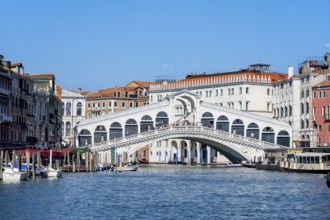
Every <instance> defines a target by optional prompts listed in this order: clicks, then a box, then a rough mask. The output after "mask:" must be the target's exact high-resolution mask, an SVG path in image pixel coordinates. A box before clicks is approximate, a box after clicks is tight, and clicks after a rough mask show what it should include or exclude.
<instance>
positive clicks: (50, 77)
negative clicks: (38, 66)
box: [30, 73, 54, 79]
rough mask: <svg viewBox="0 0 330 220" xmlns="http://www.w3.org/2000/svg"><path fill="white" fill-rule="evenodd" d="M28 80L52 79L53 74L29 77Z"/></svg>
mask: <svg viewBox="0 0 330 220" xmlns="http://www.w3.org/2000/svg"><path fill="white" fill-rule="evenodd" d="M30 78H32V79H53V78H54V74H52V73H48V74H38V75H30Z"/></svg>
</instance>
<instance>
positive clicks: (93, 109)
mask: <svg viewBox="0 0 330 220" xmlns="http://www.w3.org/2000/svg"><path fill="white" fill-rule="evenodd" d="M149 86H150V83H149V82H139V81H132V82H131V83H129V84H128V85H126V86H125V87H115V88H109V89H103V90H99V91H97V92H95V93H91V94H88V95H87V96H86V117H87V118H93V117H98V116H101V115H107V114H110V113H114V112H118V111H122V110H125V109H130V108H135V107H138V106H143V105H147V104H148V101H149V98H148V90H149Z"/></svg>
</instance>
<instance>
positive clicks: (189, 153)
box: [187, 141, 191, 164]
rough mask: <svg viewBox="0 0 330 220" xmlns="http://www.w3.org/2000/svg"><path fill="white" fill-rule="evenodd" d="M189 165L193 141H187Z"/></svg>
mask: <svg viewBox="0 0 330 220" xmlns="http://www.w3.org/2000/svg"><path fill="white" fill-rule="evenodd" d="M187 142H188V143H187V164H190V163H191V159H190V158H191V141H187Z"/></svg>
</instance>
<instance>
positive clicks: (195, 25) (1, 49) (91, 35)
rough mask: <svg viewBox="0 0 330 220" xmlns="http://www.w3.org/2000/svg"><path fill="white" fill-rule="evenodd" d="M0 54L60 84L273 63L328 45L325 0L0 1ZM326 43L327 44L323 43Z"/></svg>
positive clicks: (87, 86)
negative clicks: (54, 79) (53, 75)
mask: <svg viewBox="0 0 330 220" xmlns="http://www.w3.org/2000/svg"><path fill="white" fill-rule="evenodd" d="M0 3H1V4H0V5H1V32H0V54H2V55H4V56H5V59H6V60H10V61H12V62H22V63H23V65H24V67H25V71H26V72H27V73H30V74H41V73H54V74H55V77H56V84H60V85H61V86H62V87H63V88H65V89H74V90H76V89H77V88H78V87H81V88H82V89H83V90H84V91H90V92H94V91H97V90H99V89H105V88H110V87H114V86H124V85H126V84H128V83H129V82H130V81H133V80H139V81H155V80H156V79H157V77H158V76H159V75H167V76H168V75H172V76H173V77H175V78H176V79H182V78H184V77H185V75H186V74H189V73H201V72H207V73H214V72H215V71H218V72H224V71H234V70H238V69H239V68H245V67H247V66H248V65H249V64H253V63H257V62H262V63H268V64H271V65H272V70H274V71H276V72H287V67H288V66H289V65H292V66H294V68H295V72H297V67H298V63H300V62H302V61H303V60H304V59H306V58H307V57H310V56H323V55H324V54H325V52H327V51H330V48H327V47H326V45H329V44H330V22H329V21H330V19H329V9H330V1H329V0H315V1H310V0H300V1H286V0H272V1H266V0H241V1H239V0H130V1H128V0H96V1H92V0H56V1H51V0H40V1H36V0H29V1H25V0H20V1H18V0H10V1H8V0H7V1H6V0H1V1H0ZM329 46H330V45H329Z"/></svg>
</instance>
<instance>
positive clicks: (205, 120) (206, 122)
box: [201, 112, 214, 128]
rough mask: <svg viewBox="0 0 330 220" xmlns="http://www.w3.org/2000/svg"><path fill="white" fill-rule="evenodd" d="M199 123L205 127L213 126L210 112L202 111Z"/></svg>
mask: <svg viewBox="0 0 330 220" xmlns="http://www.w3.org/2000/svg"><path fill="white" fill-rule="evenodd" d="M201 123H202V125H203V126H205V127H209V128H213V126H214V117H213V114H212V113H211V112H204V113H203V115H202V118H201Z"/></svg>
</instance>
